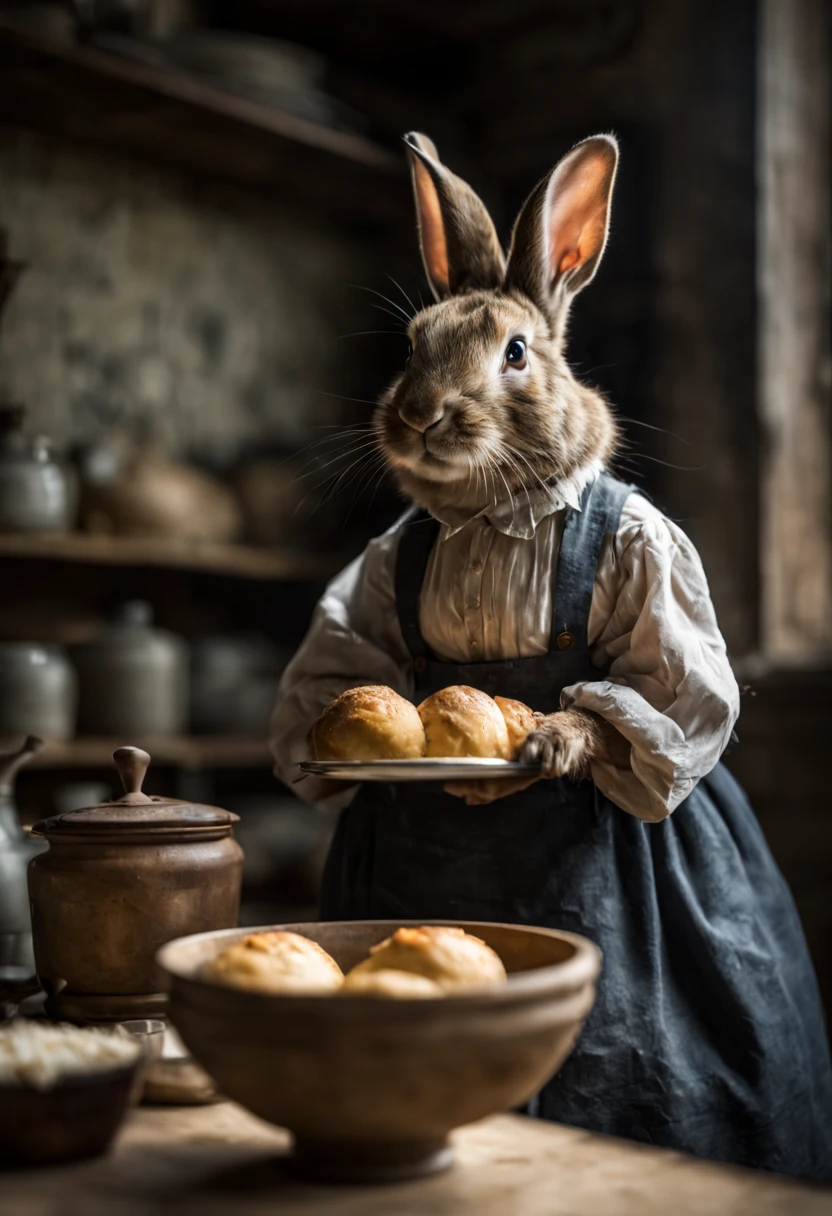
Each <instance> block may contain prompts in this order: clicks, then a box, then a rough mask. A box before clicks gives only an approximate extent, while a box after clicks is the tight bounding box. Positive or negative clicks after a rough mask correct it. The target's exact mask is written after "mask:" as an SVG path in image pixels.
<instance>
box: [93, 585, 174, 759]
mask: <svg viewBox="0 0 832 1216" xmlns="http://www.w3.org/2000/svg"><path fill="white" fill-rule="evenodd" d="M72 657H73V659H74V661H75V665H76V667H77V669H78V676H79V681H80V692H79V705H78V730H79V732H80V733H81V734H85V735H108V736H110V737H112V736H116V737H118V736H129V735H134V736H135V735H147V736H150V737H153V736H156V737H161V736H165V735H178V734H182V733H183V732H184V731H185V729H186V728H187V723H188V646H187V643H186V642H185V641H184V640H183V639H182V638H180V637H178V636H177V635H176V634H174V633H170V632H168V630H166V629H158V628H154V626H153V609H152V608H151V607H150V605H149V604H146V603H144V601H143V600H132V601H130V602H129V603H126V604H124V605H123V606H122V607H121V609H120V610H119V612H118V614H117V616H116V618H115V620H114V621H113V623H112V624H111V625H109V626H108V627H107V628H106V629H105V630H104V632H103V633H102V634H101V635H100V637H98V638H97V639H96V640H95V641H94V642H90V643H87V644H86V645H83V646H76V647H75V648H74V649H73V651H72Z"/></svg>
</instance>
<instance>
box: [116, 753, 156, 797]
mask: <svg viewBox="0 0 832 1216" xmlns="http://www.w3.org/2000/svg"><path fill="white" fill-rule="evenodd" d="M113 759H114V760H115V762H116V768H117V769H118V775H119V777H121V784H122V785H123V786H124V797H123V798H120V799H119V801H120V802H129V803H133V804H135V803H137V802H150V801H151V799H150V798H149V797H148V796H147V794H143V793H142V783H143V782H144V777H145V773H146V772H147V769H148V765H149V764H150V756H149V755H148V753H147V752H143V751H142V749H141V748H140V747H119V748H116V750H115V751H114V752H113Z"/></svg>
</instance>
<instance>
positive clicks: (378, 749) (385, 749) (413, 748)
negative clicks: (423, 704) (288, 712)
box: [312, 684, 425, 760]
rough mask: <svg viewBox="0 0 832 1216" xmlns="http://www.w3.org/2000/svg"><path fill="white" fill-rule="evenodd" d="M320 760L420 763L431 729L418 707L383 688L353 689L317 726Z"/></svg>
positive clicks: (315, 735) (314, 735)
mask: <svg viewBox="0 0 832 1216" xmlns="http://www.w3.org/2000/svg"><path fill="white" fill-rule="evenodd" d="M312 746H313V747H314V749H315V758H316V759H317V760H415V759H417V758H418V757H419V756H424V754H425V729H424V727H423V726H422V721H421V718H420V717H419V714H418V713H417V711H416V708H415V706H413V705H411V703H410V701H406V700H405V699H404V697H400V696H399V694H398V693H397V692H393V689H392V688H386V687H385V686H384V685H383V684H368V685H366V686H365V687H363V688H348V689H347V691H346V692H342V693H341V695H340V697H336V699H335V700H334V701H333V702H332V704H331V705H329V706H327V708H326V709H325V710H324V712H323V713H322V714H321V716H320V718H318V720H317V722H316V723H315V725H314V726H313V727H312Z"/></svg>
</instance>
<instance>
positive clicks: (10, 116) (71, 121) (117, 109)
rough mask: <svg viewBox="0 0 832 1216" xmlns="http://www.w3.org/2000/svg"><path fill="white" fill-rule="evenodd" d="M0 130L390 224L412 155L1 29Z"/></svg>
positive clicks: (182, 80) (173, 77) (82, 49)
mask: <svg viewBox="0 0 832 1216" xmlns="http://www.w3.org/2000/svg"><path fill="white" fill-rule="evenodd" d="M0 122H7V123H11V124H13V125H16V126H23V127H29V128H34V129H35V130H38V131H44V132H47V133H49V134H52V135H57V136H60V137H63V138H69V139H72V140H76V141H78V142H80V143H84V144H88V145H91V146H94V147H97V148H103V149H105V150H107V151H109V152H113V153H117V154H118V155H120V156H128V157H132V158H135V159H139V160H145V161H151V162H153V163H155V164H159V165H164V166H167V167H170V168H174V169H178V170H183V171H185V172H190V173H197V174H201V175H206V176H209V177H213V178H218V179H224V180H226V181H230V182H233V183H235V184H236V185H241V186H246V187H249V188H251V187H253V188H256V189H258V190H263V191H268V192H269V193H270V194H271V195H273V196H274V197H275V198H278V197H281V198H285V197H288V198H290V199H292V200H293V201H295V202H299V203H302V204H303V205H304V206H305V207H309V206H311V207H315V208H318V209H320V210H322V211H324V212H326V214H327V215H328V216H330V217H332V216H333V215H334V216H335V217H336V218H338V217H341V218H352V219H355V218H360V219H365V218H367V217H370V218H375V219H380V218H384V219H390V218H392V217H394V216H398V215H401V214H402V213H403V212H402V208H403V207H404V206H405V205H406V175H405V172H404V169H405V164H404V157H403V156H397V155H396V154H395V153H394V152H391V151H390V150H388V149H387V148H384V147H381V146H380V145H378V144H375V143H373V142H372V141H371V140H369V139H366V138H365V137H364V136H362V135H355V134H352V133H349V132H344V131H338V130H335V129H333V128H330V127H325V126H322V125H319V124H317V123H314V122H310V121H309V120H307V119H303V118H297V117H295V116H293V115H291V114H284V113H281V112H280V111H277V110H272V109H269V108H267V107H266V106H262V105H258V104H257V103H255V102H251V101H247V100H245V99H243V98H240V97H236V96H233V95H231V94H229V93H223V92H221V91H219V90H218V89H215V88H212V87H210V86H208V85H205V84H202V83H201V82H199V81H197V80H193V79H191V78H190V77H188V76H185V75H182V74H180V73H177V72H173V71H165V70H162V69H160V68H156V67H151V66H148V65H147V64H143V63H137V62H134V61H133V60H130V59H122V58H119V57H118V56H116V55H113V54H110V53H108V52H105V51H101V50H97V49H95V48H94V47H88V46H83V45H78V44H74V43H64V42H48V41H45V40H42V39H38V38H34V37H32V36H31V35H29V34H22V33H20V32H18V31H17V30H13V29H9V28H7V27H0Z"/></svg>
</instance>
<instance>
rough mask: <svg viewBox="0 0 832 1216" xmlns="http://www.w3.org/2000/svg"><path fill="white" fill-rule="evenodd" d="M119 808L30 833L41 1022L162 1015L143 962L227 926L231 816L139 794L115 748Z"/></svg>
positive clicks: (233, 845)
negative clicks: (42, 842)
mask: <svg viewBox="0 0 832 1216" xmlns="http://www.w3.org/2000/svg"><path fill="white" fill-rule="evenodd" d="M113 758H114V760H115V762H116V765H117V767H118V770H119V773H120V775H121V779H122V782H123V784H124V789H125V794H124V797H122V798H120V799H117V800H115V801H113V802H105V803H102V804H101V805H100V806H93V807H87V808H86V809H84V810H77V811H70V812H67V813H65V814H62V815H57V816H55V817H54V818H52V819H47V820H44V821H43V822H41V823H37V824H35V827H34V828H33V832H35V833H37V834H39V835H41V836H45V837H46V840H47V841H48V843H49V848H48V850H47V852H45V853H43V854H41V855H40V856H38V857H36V858H35V859H34V861H33V862H32V863H31V865H30V866H29V901H30V904H31V910H32V933H33V938H34V950H35V964H36V967H37V973H38V978H39V979H40V982H41V984H42V985H43V988H44V990H45V991H46V994H47V1002H46V1009H47V1013H48V1014H49V1015H50V1016H51V1017H57V1018H63V1019H67V1020H69V1021H79V1022H84V1021H124V1020H127V1019H129V1018H139V1017H158V1016H160V1015H163V1014H164V1013H165V1011H166V1008H167V998H166V997H165V995H164V994H163V993H161V992H160V991H159V986H158V982H157V975H156V968H155V964H154V955H155V953H156V951H157V950H158V949H159V947H160V946H162V945H163V944H164V943H165V942H168V941H171V940H172V939H173V938H175V937H181V936H183V935H186V934H189V933H203V932H206V931H208V930H214V929H223V928H231V927H232V926H234V925H236V924H237V918H238V914H239V906H240V881H241V877H242V867H243V853H242V849H241V848H240V846H239V845H238V844H237V842H236V841H235V840H234V836H233V825H234V823H236V822H237V819H238V816H236V815H233V814H231V812H229V811H224V810H221V809H220V808H219V807H213V806H199V805H195V804H192V803H188V802H182V801H180V800H178V799H174V798H157V797H148V795H147V794H143V793H142V788H141V787H142V781H143V780H144V775H145V772H146V771H147V766H148V764H149V763H150V757H149V756H148V754H147V752H143V751H140V750H139V749H138V748H135V747H120V748H119V749H118V751H116V752H115V753H114V757H113Z"/></svg>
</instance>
